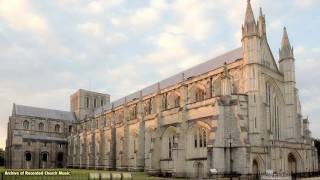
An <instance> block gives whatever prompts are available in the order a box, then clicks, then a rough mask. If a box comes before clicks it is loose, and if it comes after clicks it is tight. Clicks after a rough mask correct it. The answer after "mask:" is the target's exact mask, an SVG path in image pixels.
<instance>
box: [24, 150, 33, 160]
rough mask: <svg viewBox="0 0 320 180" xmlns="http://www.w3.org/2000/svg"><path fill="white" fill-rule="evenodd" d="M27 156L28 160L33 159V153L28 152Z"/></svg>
mask: <svg viewBox="0 0 320 180" xmlns="http://www.w3.org/2000/svg"><path fill="white" fill-rule="evenodd" d="M25 158H26V161H31V159H32V155H31V153H30V152H26V154H25Z"/></svg>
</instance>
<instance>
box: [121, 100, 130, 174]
mask: <svg viewBox="0 0 320 180" xmlns="http://www.w3.org/2000/svg"><path fill="white" fill-rule="evenodd" d="M128 121H129V110H128V106H127V98H125V104H124V127H123V130H124V139H123V144H124V146H123V156H122V157H123V158H124V159H123V160H122V163H123V164H122V163H121V166H122V167H121V168H123V169H128V165H129V158H130V157H129V146H130V144H129V126H128Z"/></svg>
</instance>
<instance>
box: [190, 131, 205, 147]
mask: <svg viewBox="0 0 320 180" xmlns="http://www.w3.org/2000/svg"><path fill="white" fill-rule="evenodd" d="M193 140H194V147H195V148H198V147H199V148H204V147H207V130H206V129H205V128H197V129H196V130H195V131H194V134H193ZM198 143H199V144H198Z"/></svg>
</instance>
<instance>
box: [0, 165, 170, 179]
mask: <svg viewBox="0 0 320 180" xmlns="http://www.w3.org/2000/svg"><path fill="white" fill-rule="evenodd" d="M25 170H26V171H33V172H34V171H51V172H52V171H69V172H70V173H71V175H70V176H48V175H46V176H44V175H42V176H41V175H40V176H39V175H38V176H19V175H17V176H6V175H1V176H0V180H2V179H1V178H2V177H3V180H88V179H89V173H92V172H97V173H102V172H117V173H120V171H106V170H88V169H28V170H27V169H25ZM25 170H24V169H15V170H12V171H15V172H22V171H25ZM5 171H11V169H5V168H4V167H0V174H4V172H5ZM131 174H132V177H133V179H134V180H140V179H141V180H144V179H146V180H156V179H167V178H161V177H153V176H148V175H147V174H146V173H145V172H131Z"/></svg>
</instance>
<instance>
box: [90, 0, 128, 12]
mask: <svg viewBox="0 0 320 180" xmlns="http://www.w3.org/2000/svg"><path fill="white" fill-rule="evenodd" d="M122 3H123V1H122V0H107V1H106V0H95V1H91V2H89V3H88V11H89V12H91V13H94V14H100V13H103V12H104V11H106V10H107V9H109V8H114V7H117V6H119V5H121V4H122Z"/></svg>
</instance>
